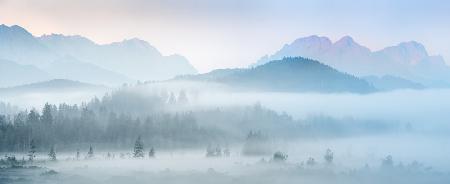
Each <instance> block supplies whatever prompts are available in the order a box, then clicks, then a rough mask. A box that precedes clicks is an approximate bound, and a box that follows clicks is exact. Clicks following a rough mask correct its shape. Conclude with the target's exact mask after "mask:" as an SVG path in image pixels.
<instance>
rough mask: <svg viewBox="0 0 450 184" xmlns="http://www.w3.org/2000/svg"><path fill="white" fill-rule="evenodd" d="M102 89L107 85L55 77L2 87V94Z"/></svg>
mask: <svg viewBox="0 0 450 184" xmlns="http://www.w3.org/2000/svg"><path fill="white" fill-rule="evenodd" d="M82 89H84V90H88V89H90V90H100V89H106V87H105V86H101V85H93V84H89V83H83V82H78V81H72V80H66V79H53V80H49V81H43V82H37V83H31V84H25V85H20V86H15V87H9V88H0V94H19V93H33V92H55V91H59V92H62V91H71V90H82Z"/></svg>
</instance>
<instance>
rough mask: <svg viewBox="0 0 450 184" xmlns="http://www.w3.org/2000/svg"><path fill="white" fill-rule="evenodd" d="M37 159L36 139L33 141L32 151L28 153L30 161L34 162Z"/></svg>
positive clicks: (31, 142)
mask: <svg viewBox="0 0 450 184" xmlns="http://www.w3.org/2000/svg"><path fill="white" fill-rule="evenodd" d="M35 157H36V143H35V142H34V139H31V141H30V151H28V160H30V161H33V160H34V158H35Z"/></svg>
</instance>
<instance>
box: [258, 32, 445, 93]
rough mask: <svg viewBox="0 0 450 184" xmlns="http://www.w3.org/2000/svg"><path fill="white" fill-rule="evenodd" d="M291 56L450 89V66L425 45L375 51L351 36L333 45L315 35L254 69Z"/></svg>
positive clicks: (273, 56) (364, 74) (400, 45)
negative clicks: (427, 49)
mask: <svg viewBox="0 0 450 184" xmlns="http://www.w3.org/2000/svg"><path fill="white" fill-rule="evenodd" d="M289 56H291V57H295V56H302V57H307V58H312V59H316V60H319V61H321V62H323V63H325V64H327V65H330V66H332V67H334V68H336V69H338V70H340V71H344V72H348V73H352V74H355V75H357V76H367V75H377V76H383V75H391V76H397V77H401V78H405V79H408V80H411V81H415V82H420V83H422V84H425V85H426V86H430V87H443V86H450V85H449V84H450V67H449V66H447V65H446V64H445V61H444V60H443V58H442V57H440V56H430V55H429V54H428V52H427V51H426V49H425V47H424V46H423V45H422V44H420V43H417V42H414V41H411V42H404V43H400V44H398V45H396V46H391V47H386V48H384V49H382V50H379V51H375V52H372V51H370V50H369V49H368V48H366V47H364V46H362V45H360V44H358V43H356V42H355V41H354V40H353V38H351V37H349V36H345V37H343V38H341V39H340V40H338V41H336V42H335V43H332V42H331V40H330V39H329V38H327V37H319V36H315V35H314V36H309V37H305V38H299V39H297V40H295V41H294V42H292V43H291V44H286V45H285V46H284V47H283V48H281V49H280V50H279V51H277V52H275V53H274V54H273V55H270V56H264V57H263V58H261V59H260V60H259V61H258V62H257V63H256V64H254V65H253V66H257V65H261V64H264V63H267V62H269V61H271V60H277V59H281V58H283V57H289Z"/></svg>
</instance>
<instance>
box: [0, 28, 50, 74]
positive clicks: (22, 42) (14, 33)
mask: <svg viewBox="0 0 450 184" xmlns="http://www.w3.org/2000/svg"><path fill="white" fill-rule="evenodd" d="M0 58H1V59H6V60H10V61H15V62H17V63H19V64H27V65H35V66H37V65H43V64H47V63H49V62H51V61H52V60H54V59H55V58H57V54H56V53H53V52H52V51H50V49H48V48H47V47H45V46H44V45H42V44H41V43H40V42H39V41H38V40H37V39H36V38H35V37H34V36H33V35H31V33H29V32H28V31H27V30H25V29H24V28H22V27H20V26H16V25H14V26H11V27H9V26H6V25H4V24H2V25H0Z"/></svg>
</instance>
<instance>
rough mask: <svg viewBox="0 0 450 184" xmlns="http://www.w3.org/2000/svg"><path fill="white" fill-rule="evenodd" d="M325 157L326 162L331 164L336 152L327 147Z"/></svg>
mask: <svg viewBox="0 0 450 184" xmlns="http://www.w3.org/2000/svg"><path fill="white" fill-rule="evenodd" d="M323 158H324V159H325V162H326V163H327V164H331V163H333V158H334V154H333V152H332V151H331V150H330V149H327V151H326V152H325V155H324V156H323Z"/></svg>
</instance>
